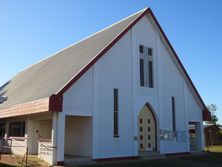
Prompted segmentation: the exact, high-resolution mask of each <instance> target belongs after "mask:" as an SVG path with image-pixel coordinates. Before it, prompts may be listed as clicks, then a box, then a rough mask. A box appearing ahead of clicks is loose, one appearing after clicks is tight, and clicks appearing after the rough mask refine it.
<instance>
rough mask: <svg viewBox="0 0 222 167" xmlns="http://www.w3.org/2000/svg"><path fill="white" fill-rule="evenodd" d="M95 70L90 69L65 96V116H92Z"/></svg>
mask: <svg viewBox="0 0 222 167" xmlns="http://www.w3.org/2000/svg"><path fill="white" fill-rule="evenodd" d="M92 79H93V70H92V68H90V69H89V70H88V71H87V72H86V73H85V74H84V75H83V76H82V77H81V78H80V79H79V80H78V81H76V82H75V84H74V85H73V86H72V87H71V88H69V90H68V91H66V92H65V94H64V96H63V112H64V113H65V115H76V116H78V115H79V116H92V108H93V99H92V98H93V94H92V93H93V92H92V90H93V84H92Z"/></svg>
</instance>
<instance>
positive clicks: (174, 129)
mask: <svg viewBox="0 0 222 167" xmlns="http://www.w3.org/2000/svg"><path fill="white" fill-rule="evenodd" d="M171 101H172V124H173V131H176V113H175V112H176V111H175V97H171Z"/></svg>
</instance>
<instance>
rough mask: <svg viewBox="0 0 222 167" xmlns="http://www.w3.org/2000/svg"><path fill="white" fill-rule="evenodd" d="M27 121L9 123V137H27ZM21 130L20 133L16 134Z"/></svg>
mask: <svg viewBox="0 0 222 167" xmlns="http://www.w3.org/2000/svg"><path fill="white" fill-rule="evenodd" d="M25 126H26V122H25V121H15V122H9V137H25V129H26V127H25ZM19 128H20V132H16V129H17V130H18V129H19Z"/></svg>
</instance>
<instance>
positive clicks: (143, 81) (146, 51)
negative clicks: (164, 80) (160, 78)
mask: <svg viewBox="0 0 222 167" xmlns="http://www.w3.org/2000/svg"><path fill="white" fill-rule="evenodd" d="M139 52H140V86H143V87H149V88H153V49H152V48H148V47H145V46H143V45H140V46H139Z"/></svg>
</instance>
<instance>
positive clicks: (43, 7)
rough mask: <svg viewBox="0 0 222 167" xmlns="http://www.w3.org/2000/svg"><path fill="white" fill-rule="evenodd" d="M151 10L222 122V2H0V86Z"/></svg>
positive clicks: (159, 0)
mask: <svg viewBox="0 0 222 167" xmlns="http://www.w3.org/2000/svg"><path fill="white" fill-rule="evenodd" d="M148 6H150V7H151V8H152V10H153V12H154V14H155V15H156V17H157V19H158V20H159V22H160V24H161V26H162V28H163V29H164V31H165V33H166V34H167V36H168V38H169V40H170V41H171V44H172V45H173V47H174V49H175V50H176V52H177V53H178V55H179V57H180V59H181V61H182V62H183V64H184V66H185V68H186V70H187V72H188V73H189V75H190V77H191V79H192V80H193V82H194V84H195V85H196V88H197V89H198V91H199V93H200V94H201V96H202V98H203V100H204V102H205V103H206V104H211V103H214V104H216V105H217V106H218V111H217V113H218V114H217V115H218V117H219V119H220V120H221V121H220V123H222V114H221V111H222V55H221V53H222V52H221V48H222V41H221V40H222V10H221V9H222V1H220V0H180V1H179V0H106V1H105V0H93V1H91V0H65V1H62V0H60V1H59V0H38V1H35V0H26V1H24V0H20V1H12V0H7V1H0V27H1V28H0V60H1V65H0V85H2V84H3V83H5V82H6V81H7V80H9V79H10V78H11V77H12V76H14V75H15V74H16V73H17V72H19V71H21V70H22V69H24V68H26V67H27V66H30V65H31V64H33V63H36V62H37V61H39V60H41V59H43V58H45V57H48V56H49V55H51V54H53V53H55V52H56V51H58V50H60V49H63V48H64V47H67V46H68V45H71V44H73V43H75V42H77V41H79V40H80V39H82V38H84V37H86V36H88V35H91V34H92V33H95V32H96V31H98V30H100V29H102V28H104V27H106V26H109V25H110V24H112V23H114V22H116V21H119V20H120V19H122V18H124V17H127V16H128V15H130V14H132V13H134V12H137V11H138V10H141V9H143V8H145V7H148Z"/></svg>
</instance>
